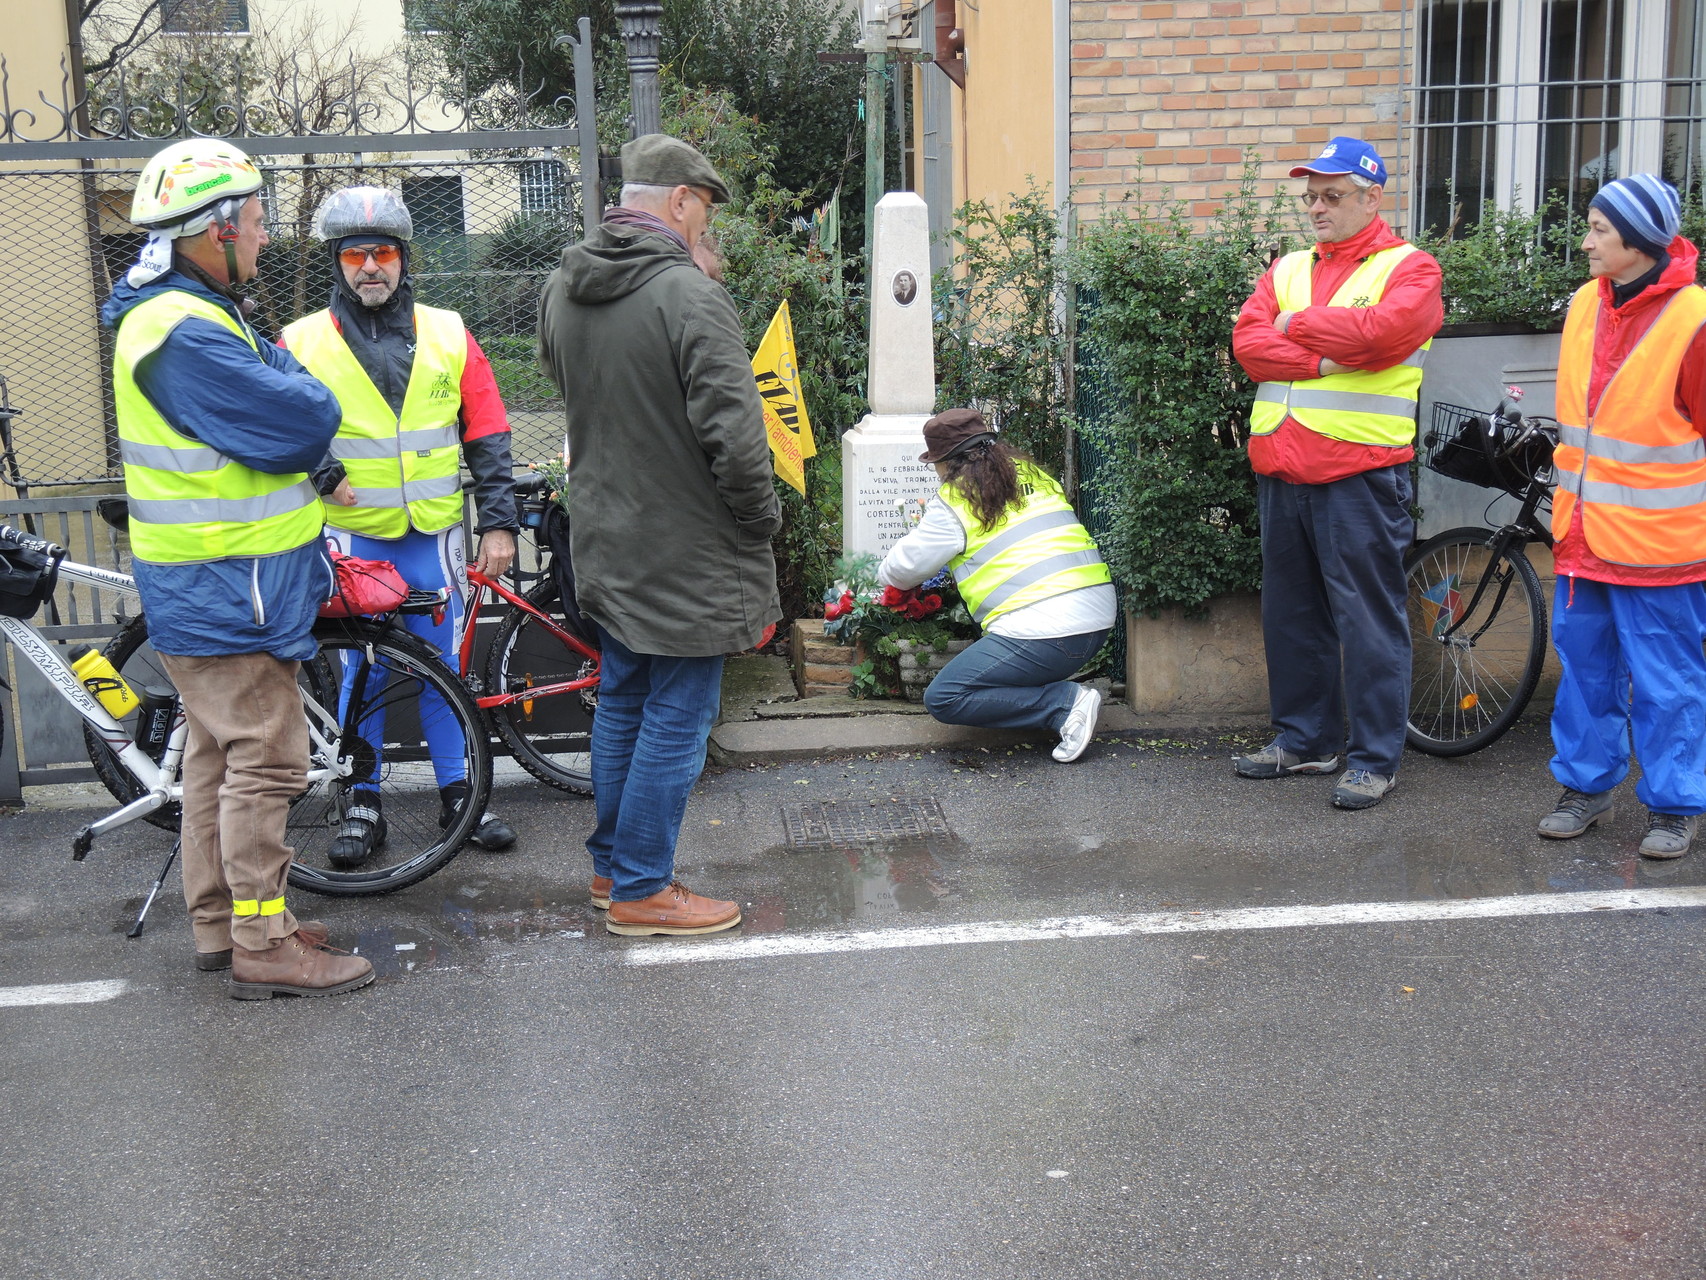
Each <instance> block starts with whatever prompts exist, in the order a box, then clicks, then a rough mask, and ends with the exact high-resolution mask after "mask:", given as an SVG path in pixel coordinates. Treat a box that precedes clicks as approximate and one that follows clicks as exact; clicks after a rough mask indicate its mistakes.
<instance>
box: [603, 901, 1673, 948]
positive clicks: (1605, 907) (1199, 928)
mask: <svg viewBox="0 0 1706 1280" xmlns="http://www.w3.org/2000/svg"><path fill="white" fill-rule="evenodd" d="M1660 907H1706V886H1690V887H1687V888H1679V889H1617V890H1613V891H1609V892H1597V893H1531V894H1523V895H1520V896H1514V897H1508V898H1460V899H1451V900H1446V901H1438V902H1344V903H1336V904H1333V905H1330V906H1318V907H1240V908H1234V909H1232V910H1227V911H1155V912H1149V913H1146V914H1142V915H1108V916H1058V917H1055V918H1053V919H1046V920H1016V921H1002V920H995V921H987V922H984V923H981V924H954V925H940V926H937V927H935V928H927V929H872V930H869V931H867V932H862V933H852V932H847V933H798V934H769V935H761V936H758V937H751V938H729V939H727V940H722V941H719V940H716V939H705V940H704V941H695V942H653V943H650V944H643V943H642V944H637V945H635V946H633V947H631V948H630V949H629V950H628V951H627V952H625V953H624V955H623V961H624V963H626V964H631V965H653V964H689V963H692V962H694V961H699V960H750V959H757V958H771V957H776V956H807V955H823V954H826V953H829V952H835V951H886V950H890V949H893V948H896V947H947V946H954V945H957V944H960V943H966V942H1043V941H1047V940H1049V939H1059V938H1118V937H1125V936H1127V935H1130V934H1136V933H1225V932H1232V931H1235V930H1241V929H1305V928H1312V927H1317V926H1321V925H1336V924H1381V923H1388V922H1398V921H1406V920H1488V919H1496V918H1499V917H1503V916H1550V915H1568V914H1572V913H1576V912H1583V911H1651V910H1655V909H1657V908H1660Z"/></svg>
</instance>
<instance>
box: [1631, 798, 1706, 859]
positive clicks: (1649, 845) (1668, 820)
mask: <svg viewBox="0 0 1706 1280" xmlns="http://www.w3.org/2000/svg"><path fill="white" fill-rule="evenodd" d="M1699 826H1700V819H1699V818H1698V817H1696V816H1694V815H1693V814H1687V815H1684V814H1680V813H1656V812H1654V811H1653V810H1651V809H1649V810H1647V837H1646V839H1644V840H1642V841H1641V856H1642V857H1643V858H1680V857H1682V855H1683V854H1685V853H1687V852H1688V846H1689V845H1691V844H1693V843H1694V832H1695V831H1696V829H1698V828H1699Z"/></svg>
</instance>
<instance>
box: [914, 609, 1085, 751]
mask: <svg viewBox="0 0 1706 1280" xmlns="http://www.w3.org/2000/svg"><path fill="white" fill-rule="evenodd" d="M1107 638H1108V631H1107V628H1105V627H1104V628H1103V629H1102V630H1100V631H1086V632H1084V633H1082V634H1081V635H1076V636H1057V637H1054V638H1053V639H1049V640H1010V639H1008V638H1007V637H1006V636H995V635H986V636H984V637H983V639H981V640H979V641H978V642H977V643H976V644H974V645H972V647H971V648H969V649H967V650H966V651H965V652H964V653H962V654H960V655H959V656H958V657H957V658H955V659H954V660H953V661H952V662H950V663H948V665H947V666H945V667H943V668H942V670H941V673H940V674H939V675H937V677H936V678H935V679H934V680H932V681H931V682H930V684H929V686H928V687H927V688H926V689H925V690H924V707H925V709H926V710H927V711H929V712H930V714H931V715H933V716H935V717H936V719H938V720H940V721H942V722H943V723H944V724H975V725H982V726H984V727H985V728H991V729H1051V730H1055V731H1057V732H1058V731H1059V729H1060V726H1061V725H1062V724H1063V723H1064V722H1065V720H1066V713H1067V712H1069V711H1071V710H1072V702H1073V699H1075V698H1076V697H1077V696H1078V686H1077V685H1075V684H1073V683H1072V682H1071V681H1070V680H1068V679H1067V678H1066V677H1067V676H1069V675H1071V674H1072V673H1073V672H1074V671H1076V670H1078V668H1079V667H1082V666H1083V665H1084V664H1085V663H1086V662H1088V661H1089V660H1090V659H1091V658H1093V657H1095V656H1096V651H1097V650H1098V649H1100V648H1101V647H1102V641H1104V640H1106V639H1107Z"/></svg>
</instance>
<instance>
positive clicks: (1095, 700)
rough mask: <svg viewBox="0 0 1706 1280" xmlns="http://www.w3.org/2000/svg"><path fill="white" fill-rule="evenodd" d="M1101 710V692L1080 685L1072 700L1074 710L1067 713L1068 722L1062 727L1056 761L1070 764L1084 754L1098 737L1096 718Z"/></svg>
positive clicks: (1055, 756) (1056, 748) (1055, 754)
mask: <svg viewBox="0 0 1706 1280" xmlns="http://www.w3.org/2000/svg"><path fill="white" fill-rule="evenodd" d="M1101 710H1102V693H1101V690H1099V689H1092V688H1091V687H1090V686H1089V685H1087V684H1081V685H1079V686H1078V692H1077V694H1076V695H1075V696H1074V697H1073V699H1072V710H1070V711H1068V712H1067V713H1066V720H1065V722H1064V723H1063V724H1062V725H1061V726H1060V745H1059V746H1057V747H1055V749H1054V758H1055V759H1056V760H1058V761H1060V762H1061V763H1062V764H1070V763H1071V762H1072V761H1074V760H1076V759H1078V757H1079V756H1081V755H1083V754H1084V748H1085V747H1087V746H1089V745H1090V739H1091V738H1093V737H1095V736H1096V717H1097V715H1098V714H1100V712H1101Z"/></svg>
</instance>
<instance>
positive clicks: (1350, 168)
mask: <svg viewBox="0 0 1706 1280" xmlns="http://www.w3.org/2000/svg"><path fill="white" fill-rule="evenodd" d="M1306 173H1319V174H1333V173H1354V174H1356V175H1357V176H1358V177H1359V178H1367V179H1368V180H1369V181H1370V182H1372V183H1374V184H1375V185H1376V186H1379V187H1384V186H1385V185H1386V161H1384V160H1382V159H1381V158H1380V153H1379V152H1378V151H1376V150H1375V149H1374V148H1373V147H1371V146H1369V145H1368V143H1366V142H1364V141H1363V140H1362V139H1361V138H1333V139H1331V140H1330V141H1329V142H1328V143H1327V145H1326V146H1325V147H1324V148H1322V151H1321V154H1320V155H1318V156H1316V157H1315V159H1313V160H1311V161H1310V162H1309V163H1308V164H1300V165H1298V166H1297V167H1296V168H1295V169H1293V170H1292V171H1291V176H1292V177H1294V178H1301V177H1302V176H1303V175H1304V174H1306Z"/></svg>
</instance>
